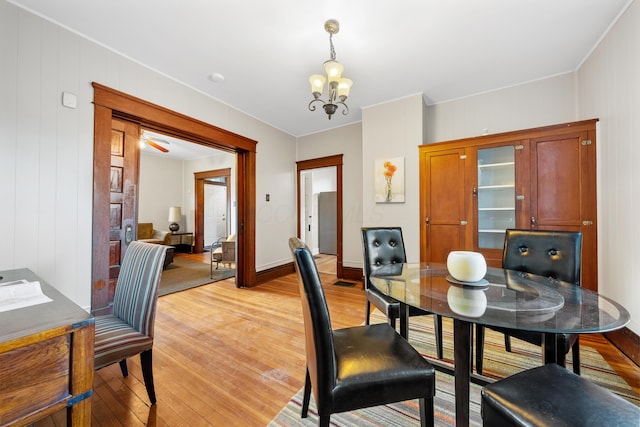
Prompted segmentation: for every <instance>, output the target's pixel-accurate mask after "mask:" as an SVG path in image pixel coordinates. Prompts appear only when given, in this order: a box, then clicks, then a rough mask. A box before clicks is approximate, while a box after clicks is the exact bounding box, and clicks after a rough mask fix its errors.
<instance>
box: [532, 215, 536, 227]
mask: <svg viewBox="0 0 640 427" xmlns="http://www.w3.org/2000/svg"><path fill="white" fill-rule="evenodd" d="M536 225H538V220H537V219H536V217H535V216H532V217H531V227H535V226H536Z"/></svg>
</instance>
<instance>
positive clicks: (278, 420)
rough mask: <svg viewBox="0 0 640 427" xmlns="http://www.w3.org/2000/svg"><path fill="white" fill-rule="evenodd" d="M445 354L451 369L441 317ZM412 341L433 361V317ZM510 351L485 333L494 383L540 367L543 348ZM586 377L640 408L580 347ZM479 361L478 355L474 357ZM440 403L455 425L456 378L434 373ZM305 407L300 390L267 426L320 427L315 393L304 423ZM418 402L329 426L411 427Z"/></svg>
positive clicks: (444, 418)
mask: <svg viewBox="0 0 640 427" xmlns="http://www.w3.org/2000/svg"><path fill="white" fill-rule="evenodd" d="M385 321H386V319H385V317H384V315H382V314H381V313H380V312H378V311H377V310H376V311H374V313H372V316H371V322H372V323H382V322H385ZM442 322H443V350H444V357H443V361H444V362H449V363H451V364H452V366H453V322H452V321H451V319H447V318H443V319H442ZM409 341H410V342H411V343H412V344H413V346H414V347H415V348H416V349H418V351H420V353H421V354H423V355H424V356H425V357H427V358H435V354H436V351H435V339H434V335H433V317H432V316H420V317H412V318H411V319H410V321H409ZM511 348H512V352H511V353H507V352H506V351H505V350H504V338H503V335H501V334H498V333H496V332H493V331H491V330H489V329H486V330H485V353H484V368H483V371H484V374H485V375H487V376H489V377H494V378H504V377H507V376H509V375H512V374H514V373H516V372H519V371H522V370H525V369H528V368H531V367H534V366H538V365H539V364H540V363H541V355H540V354H541V350H540V347H537V346H534V345H531V344H528V343H525V342H523V341H520V340H516V339H514V340H512V341H511ZM580 356H581V359H582V361H581V369H582V377H584V378H586V379H588V380H590V381H593V382H595V383H597V384H599V385H601V386H603V387H605V388H608V389H609V390H611V391H613V392H614V393H617V394H619V395H621V396H622V397H624V398H625V399H627V400H629V401H631V402H632V403H634V404H636V405H638V406H640V395H638V394H637V393H635V392H634V390H633V389H632V388H631V387H629V385H628V384H627V383H626V382H625V381H624V380H623V379H621V378H620V377H619V376H617V375H616V373H615V371H614V370H613V369H612V368H611V367H610V366H609V365H608V364H607V362H606V361H605V360H604V359H603V358H602V356H600V354H599V353H598V352H597V351H596V350H594V349H593V348H591V347H588V346H586V345H582V346H581V347H580ZM474 361H475V354H474ZM571 366H572V365H571V354H569V355H568V357H567V367H569V369H571ZM436 388H437V391H436V398H435V424H436V426H443V427H444V426H447V427H448V426H453V425H455V408H454V385H453V377H451V376H450V375H446V374H443V373H441V372H437V373H436ZM479 402H480V387H479V386H477V385H475V384H472V385H471V403H470V413H471V415H470V420H469V421H470V425H471V426H481V425H482V419H481V417H480V403H479ZM301 407H302V390H300V391H298V393H296V394H295V395H294V396H293V397H292V398H291V400H290V401H289V403H288V404H287V405H286V406H285V407H284V408H283V409H282V410H281V411H280V412H279V413H278V415H276V417H275V418H274V419H273V420H272V421H271V423H270V424H269V426H274V427H297V426H317V425H318V418H317V413H316V409H315V408H316V407H315V402H314V401H313V394H312V397H311V405H310V407H309V415H308V417H307V418H306V419H302V418H300V408H301ZM419 424H420V421H419V416H418V401H417V400H413V401H407V402H398V403H394V404H390V405H384V406H377V407H373V408H365V409H361V410H358V411H352V412H345V413H340V414H334V415H332V416H331V425H332V426H338V427H351V426H385V427H386V426H398V427H400V426H410V425H419Z"/></svg>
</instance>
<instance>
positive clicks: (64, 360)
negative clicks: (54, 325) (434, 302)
mask: <svg viewBox="0 0 640 427" xmlns="http://www.w3.org/2000/svg"><path fill="white" fill-rule="evenodd" d="M69 339H70V336H69V335H62V336H58V337H54V338H51V339H49V340H46V341H42V342H39V343H35V344H32V345H28V346H26V347H21V348H17V349H14V350H10V351H7V352H5V353H1V354H0V425H3V424H5V423H10V422H12V421H14V420H16V419H19V418H22V417H24V416H26V415H28V414H30V413H32V412H35V411H38V410H41V409H43V408H47V407H50V406H51V405H53V404H55V403H57V402H61V401H63V400H65V399H68V398H69V396H70V393H69V369H70V354H71V353H70V343H69Z"/></svg>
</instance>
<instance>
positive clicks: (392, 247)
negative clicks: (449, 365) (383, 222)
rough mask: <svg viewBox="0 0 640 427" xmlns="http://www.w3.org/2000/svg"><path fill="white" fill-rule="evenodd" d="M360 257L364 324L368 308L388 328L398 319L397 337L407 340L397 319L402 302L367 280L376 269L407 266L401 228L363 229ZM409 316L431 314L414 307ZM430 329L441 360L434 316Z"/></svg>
mask: <svg viewBox="0 0 640 427" xmlns="http://www.w3.org/2000/svg"><path fill="white" fill-rule="evenodd" d="M362 253H363V257H364V292H365V296H366V301H365V324H366V325H368V324H369V320H370V316H371V304H373V306H374V307H376V308H377V309H378V310H380V311H382V312H383V313H384V314H385V315H386V316H387V319H388V320H389V324H390V325H391V326H392V327H393V328H395V327H396V319H398V318H399V319H400V335H401V336H402V337H404V338H405V339H407V338H408V336H409V325H408V324H407V322H408V320H407V318H406V317H404V316H400V311H401V310H400V308H401V304H403V303H401V302H399V301H397V300H395V299H393V298H392V297H390V296H387V295H384V294H383V293H382V292H380V291H378V290H377V289H376V288H375V286H373V285H372V284H371V280H370V278H369V276H370V275H371V273H372V272H374V271H375V270H377V269H378V268H380V267H382V266H385V265H390V264H402V263H405V262H407V254H406V251H405V248H404V239H403V237H402V228H400V227H362ZM406 309H408V312H409V316H424V315H429V314H433V313H431V312H429V311H425V310H421V309H419V308H416V307H411V306H409V307H406ZM433 327H434V334H435V337H436V352H437V355H438V359H442V354H443V353H442V318H441V317H440V316H439V315H437V314H433Z"/></svg>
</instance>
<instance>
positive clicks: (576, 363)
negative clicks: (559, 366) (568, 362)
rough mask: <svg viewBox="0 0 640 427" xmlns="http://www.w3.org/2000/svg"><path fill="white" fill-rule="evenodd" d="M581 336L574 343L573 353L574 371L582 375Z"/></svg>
mask: <svg viewBox="0 0 640 427" xmlns="http://www.w3.org/2000/svg"><path fill="white" fill-rule="evenodd" d="M579 341H580V338H578V339H577V340H576V342H575V343H573V346H572V347H571V354H572V355H573V373H574V374H576V375H580V343H579Z"/></svg>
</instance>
